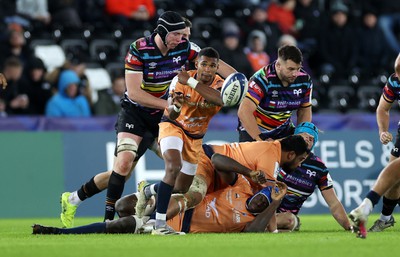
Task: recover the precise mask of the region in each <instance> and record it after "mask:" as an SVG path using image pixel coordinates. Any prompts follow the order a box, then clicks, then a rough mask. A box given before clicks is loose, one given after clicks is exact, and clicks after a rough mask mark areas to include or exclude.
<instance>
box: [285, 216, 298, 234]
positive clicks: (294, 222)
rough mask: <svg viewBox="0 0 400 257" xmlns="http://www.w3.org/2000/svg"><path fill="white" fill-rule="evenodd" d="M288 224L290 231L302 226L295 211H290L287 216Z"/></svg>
mask: <svg viewBox="0 0 400 257" xmlns="http://www.w3.org/2000/svg"><path fill="white" fill-rule="evenodd" d="M286 226H287V228H288V229H289V230H290V231H298V230H299V228H300V219H299V218H298V217H297V216H296V215H294V214H293V213H290V214H289V215H288V218H287V224H286Z"/></svg>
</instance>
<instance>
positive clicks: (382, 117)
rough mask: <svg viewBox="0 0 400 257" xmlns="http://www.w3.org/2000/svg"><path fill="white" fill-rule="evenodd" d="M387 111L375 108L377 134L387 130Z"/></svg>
mask: <svg viewBox="0 0 400 257" xmlns="http://www.w3.org/2000/svg"><path fill="white" fill-rule="evenodd" d="M389 118H390V115H389V111H387V110H383V109H381V108H377V110H376V122H377V124H378V128H379V134H381V133H382V132H387V131H388V130H389Z"/></svg>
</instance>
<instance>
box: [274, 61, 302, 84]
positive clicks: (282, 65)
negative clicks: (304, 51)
mask: <svg viewBox="0 0 400 257" xmlns="http://www.w3.org/2000/svg"><path fill="white" fill-rule="evenodd" d="M276 68H277V72H278V76H279V78H280V80H281V81H282V82H284V83H285V82H286V83H289V84H290V83H293V82H294V81H295V80H296V78H297V76H298V75H299V71H300V69H301V64H297V63H295V62H293V61H292V60H286V61H284V60H281V59H280V60H278V62H277V64H276Z"/></svg>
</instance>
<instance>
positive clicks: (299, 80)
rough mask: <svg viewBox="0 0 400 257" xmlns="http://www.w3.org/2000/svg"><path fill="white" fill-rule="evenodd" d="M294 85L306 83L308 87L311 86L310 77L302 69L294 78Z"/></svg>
mask: <svg viewBox="0 0 400 257" xmlns="http://www.w3.org/2000/svg"><path fill="white" fill-rule="evenodd" d="M296 83H307V84H309V85H311V84H312V80H311V76H310V74H308V73H307V71H305V70H304V69H303V68H301V69H300V70H299V74H298V76H297V78H296Z"/></svg>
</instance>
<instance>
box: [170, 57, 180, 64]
mask: <svg viewBox="0 0 400 257" xmlns="http://www.w3.org/2000/svg"><path fill="white" fill-rule="evenodd" d="M181 60H182V58H181V57H180V56H178V57H173V58H172V62H174V63H176V64H178V63H179V62H180V61H181Z"/></svg>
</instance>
